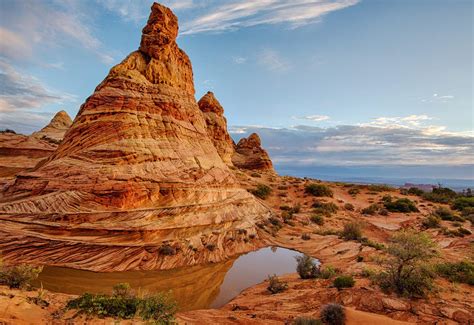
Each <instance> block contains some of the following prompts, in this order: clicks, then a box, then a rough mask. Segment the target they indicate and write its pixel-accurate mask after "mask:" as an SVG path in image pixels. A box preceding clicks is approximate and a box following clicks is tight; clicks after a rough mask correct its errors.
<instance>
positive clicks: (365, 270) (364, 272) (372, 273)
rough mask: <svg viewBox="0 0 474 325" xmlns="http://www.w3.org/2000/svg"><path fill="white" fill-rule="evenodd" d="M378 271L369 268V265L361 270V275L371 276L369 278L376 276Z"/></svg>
mask: <svg viewBox="0 0 474 325" xmlns="http://www.w3.org/2000/svg"><path fill="white" fill-rule="evenodd" d="M376 274H377V273H376V272H375V271H374V270H372V269H369V268H367V267H364V268H363V269H362V272H360V275H361V276H363V277H364V278H369V279H372V278H374V277H375V276H376Z"/></svg>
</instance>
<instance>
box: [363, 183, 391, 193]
mask: <svg viewBox="0 0 474 325" xmlns="http://www.w3.org/2000/svg"><path fill="white" fill-rule="evenodd" d="M367 190H368V191H370V192H389V191H393V190H394V188H393V187H392V186H389V185H385V184H371V185H369V186H367Z"/></svg>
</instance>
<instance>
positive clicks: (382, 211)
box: [379, 208, 388, 216]
mask: <svg viewBox="0 0 474 325" xmlns="http://www.w3.org/2000/svg"><path fill="white" fill-rule="evenodd" d="M379 214H380V215H381V216H388V210H387V209H385V208H382V209H380V210H379Z"/></svg>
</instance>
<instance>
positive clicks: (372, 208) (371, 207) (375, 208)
mask: <svg viewBox="0 0 474 325" xmlns="http://www.w3.org/2000/svg"><path fill="white" fill-rule="evenodd" d="M379 208H380V207H379V205H378V204H376V203H374V204H371V205H369V206H368V207H366V208H363V209H362V211H361V212H362V214H367V215H371V216H373V215H375V214H377V212H378V211H379Z"/></svg>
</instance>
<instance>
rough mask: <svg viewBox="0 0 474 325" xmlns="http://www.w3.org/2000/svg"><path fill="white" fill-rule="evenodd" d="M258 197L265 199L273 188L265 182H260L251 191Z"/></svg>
mask: <svg viewBox="0 0 474 325" xmlns="http://www.w3.org/2000/svg"><path fill="white" fill-rule="evenodd" d="M250 192H251V193H252V194H253V195H255V196H256V197H258V198H260V199H262V200H265V199H266V198H268V197H269V196H270V194H271V193H272V189H271V188H270V187H268V186H267V185H264V184H258V185H257V187H256V188H255V189H253V190H251V191H250Z"/></svg>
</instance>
